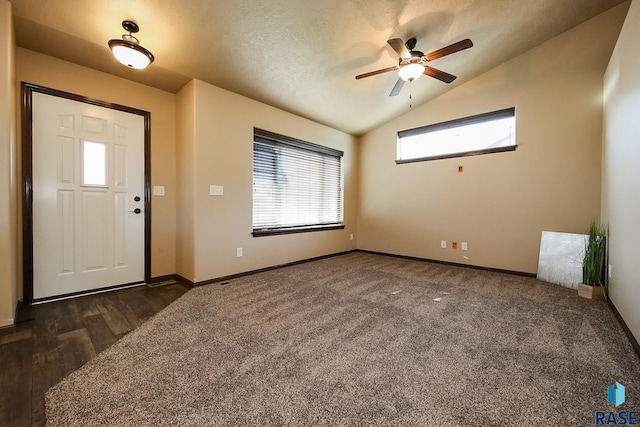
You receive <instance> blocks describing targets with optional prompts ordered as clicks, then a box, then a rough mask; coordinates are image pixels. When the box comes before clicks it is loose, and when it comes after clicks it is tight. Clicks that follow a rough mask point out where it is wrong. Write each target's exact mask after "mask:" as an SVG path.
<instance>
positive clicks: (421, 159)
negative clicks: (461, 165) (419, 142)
mask: <svg viewBox="0 0 640 427" xmlns="http://www.w3.org/2000/svg"><path fill="white" fill-rule="evenodd" d="M516 147H517V145H509V146H507V147H497V148H489V149H486V150H477V151H465V152H462V153H453V154H443V155H441V156H431V157H416V158H415V159H402V160H396V164H397V165H401V164H403V163H415V162H426V161H429V160H442V159H453V158H455V157H467V156H479V155H481V154H491V153H504V152H506V151H516Z"/></svg>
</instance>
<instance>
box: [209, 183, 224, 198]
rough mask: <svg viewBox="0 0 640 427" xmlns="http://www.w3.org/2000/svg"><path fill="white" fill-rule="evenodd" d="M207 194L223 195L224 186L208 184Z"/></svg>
mask: <svg viewBox="0 0 640 427" xmlns="http://www.w3.org/2000/svg"><path fill="white" fill-rule="evenodd" d="M209 195H210V196H222V195H224V187H223V186H222V185H210V186H209Z"/></svg>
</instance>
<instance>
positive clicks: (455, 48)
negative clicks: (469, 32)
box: [425, 39, 473, 61]
mask: <svg viewBox="0 0 640 427" xmlns="http://www.w3.org/2000/svg"><path fill="white" fill-rule="evenodd" d="M472 46H473V42H472V41H471V40H469V39H464V40H460V41H459V42H457V43H454V44H450V45H449V46H446V47H443V48H442V49H438V50H434V51H433V52H431V53H427V54H426V55H425V58H426V59H427V61H433V60H434V59H438V58H442V57H443V56H447V55H451V54H452V53H456V52H460V51H461V50H465V49H469V48H470V47H472Z"/></svg>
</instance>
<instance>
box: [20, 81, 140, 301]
mask: <svg viewBox="0 0 640 427" xmlns="http://www.w3.org/2000/svg"><path fill="white" fill-rule="evenodd" d="M20 90H21V103H22V111H21V120H22V129H21V130H22V259H23V261H22V272H23V273H22V277H23V284H22V291H23V296H22V298H23V301H22V302H23V304H24V305H30V304H31V303H32V302H33V165H32V159H33V126H32V118H33V114H32V111H33V110H32V107H33V93H34V92H38V93H43V94H46V95H52V96H57V97H59V98H65V99H70V100H73V101H78V102H84V103H86V104H91V105H96V106H98V107H104V108H110V109H112V110H118V111H124V112H126V113H131V114H136V115H139V116H142V117H143V118H144V280H145V281H146V282H147V283H148V282H149V281H150V280H151V113H150V112H148V111H144V110H138V109H137V108H132V107H127V106H125V105H119V104H114V103H111V102H106V101H100V100H98V99H93V98H88V97H86V96H81V95H76V94H73V93H69V92H63V91H60V90H56V89H51V88H48V87H44V86H39V85H35V84H32V83H26V82H21V84H20ZM92 292H93V291H92Z"/></svg>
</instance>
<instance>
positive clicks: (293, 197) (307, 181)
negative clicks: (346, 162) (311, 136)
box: [253, 128, 344, 236]
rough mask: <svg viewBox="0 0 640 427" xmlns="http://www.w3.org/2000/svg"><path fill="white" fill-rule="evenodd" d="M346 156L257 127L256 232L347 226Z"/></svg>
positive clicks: (255, 129) (254, 144)
mask: <svg viewBox="0 0 640 427" xmlns="http://www.w3.org/2000/svg"><path fill="white" fill-rule="evenodd" d="M342 156H343V152H342V151H339V150H334V149H332V148H328V147H324V146H321V145H316V144H312V143H310V142H306V141H301V140H298V139H295V138H290V137H288V136H284V135H279V134H276V133H273V132H269V131H265V130H262V129H257V128H254V135H253V235H254V236H261V235H270V234H280V233H296V232H302V231H315V230H325V229H336V228H344V224H343V197H342Z"/></svg>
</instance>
